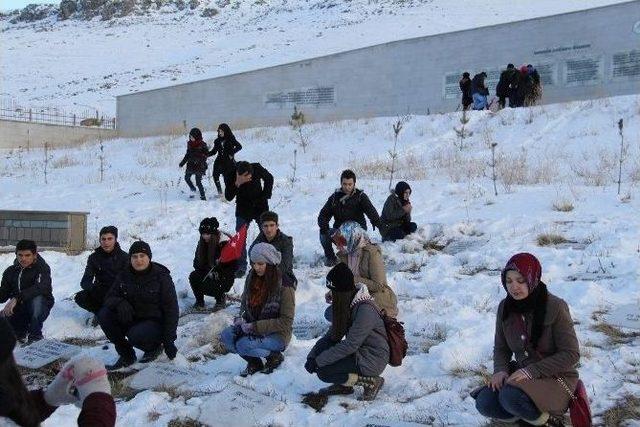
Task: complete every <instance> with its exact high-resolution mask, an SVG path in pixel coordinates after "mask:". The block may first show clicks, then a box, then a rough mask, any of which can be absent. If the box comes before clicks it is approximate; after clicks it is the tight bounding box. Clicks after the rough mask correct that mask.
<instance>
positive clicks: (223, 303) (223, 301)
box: [213, 294, 227, 311]
mask: <svg viewBox="0 0 640 427" xmlns="http://www.w3.org/2000/svg"><path fill="white" fill-rule="evenodd" d="M225 308H227V295H226V294H223V295H222V296H221V297H220V298H218V299H216V305H214V306H213V311H220V310H224V309H225Z"/></svg>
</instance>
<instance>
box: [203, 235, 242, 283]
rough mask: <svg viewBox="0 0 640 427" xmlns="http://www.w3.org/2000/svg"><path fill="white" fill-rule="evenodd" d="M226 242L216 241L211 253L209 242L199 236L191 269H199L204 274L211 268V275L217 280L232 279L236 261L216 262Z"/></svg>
mask: <svg viewBox="0 0 640 427" xmlns="http://www.w3.org/2000/svg"><path fill="white" fill-rule="evenodd" d="M226 244H227V241H224V242H220V243H218V244H217V245H216V246H215V247H214V248H213V253H211V249H212V248H211V246H212V245H211V244H209V243H207V242H205V241H204V240H202V238H200V239H199V240H198V246H196V253H195V255H194V256H193V269H194V270H196V271H200V272H202V273H204V274H207V273H209V272H210V271H211V268H213V267H214V266H215V268H214V270H213V273H214V274H213V277H214V278H217V280H221V281H226V280H229V279H231V280H233V278H234V277H233V276H234V274H235V271H236V263H235V262H228V263H218V262H217V261H218V258H220V254H221V252H222V248H224V246H225V245H226Z"/></svg>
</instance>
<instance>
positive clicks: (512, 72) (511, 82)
mask: <svg viewBox="0 0 640 427" xmlns="http://www.w3.org/2000/svg"><path fill="white" fill-rule="evenodd" d="M517 86H518V71H517V70H516V67H515V66H514V65H513V64H509V65H507V68H506V69H505V70H503V71H502V72H501V73H500V80H499V81H498V85H497V86H496V95H497V96H498V104H499V105H500V108H504V107H505V105H506V102H507V98H509V106H511V104H512V102H511V98H512V97H513V96H514V95H515V90H516V88H517Z"/></svg>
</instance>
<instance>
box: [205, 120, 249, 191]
mask: <svg viewBox="0 0 640 427" xmlns="http://www.w3.org/2000/svg"><path fill="white" fill-rule="evenodd" d="M240 150H242V145H240V143H239V142H238V140H237V139H236V137H235V136H234V135H233V132H231V128H230V127H229V125H228V124H226V123H221V124H220V126H218V137H217V138H216V140H215V141H213V149H212V150H211V151H209V156H215V155H216V154H217V155H218V156H217V157H216V159H215V160H214V162H213V182H215V184H216V189H217V190H218V194H222V186H221V185H220V175H222V176H223V177H224V175H225V174H226V173H227V172H228V171H230V170H231V169H233V165H234V163H235V160H234V158H235V155H236V153H237V152H238V151H240Z"/></svg>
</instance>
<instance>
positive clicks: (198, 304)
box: [191, 299, 206, 312]
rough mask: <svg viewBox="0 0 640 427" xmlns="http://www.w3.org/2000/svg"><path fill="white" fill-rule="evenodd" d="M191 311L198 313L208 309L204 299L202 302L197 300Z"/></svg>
mask: <svg viewBox="0 0 640 427" xmlns="http://www.w3.org/2000/svg"><path fill="white" fill-rule="evenodd" d="M191 309H192V310H193V311H196V312H198V311H205V310H206V307H205V305H204V299H203V300H202V301H200V300H196V302H195V303H194V304H193V305H192V306H191Z"/></svg>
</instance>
